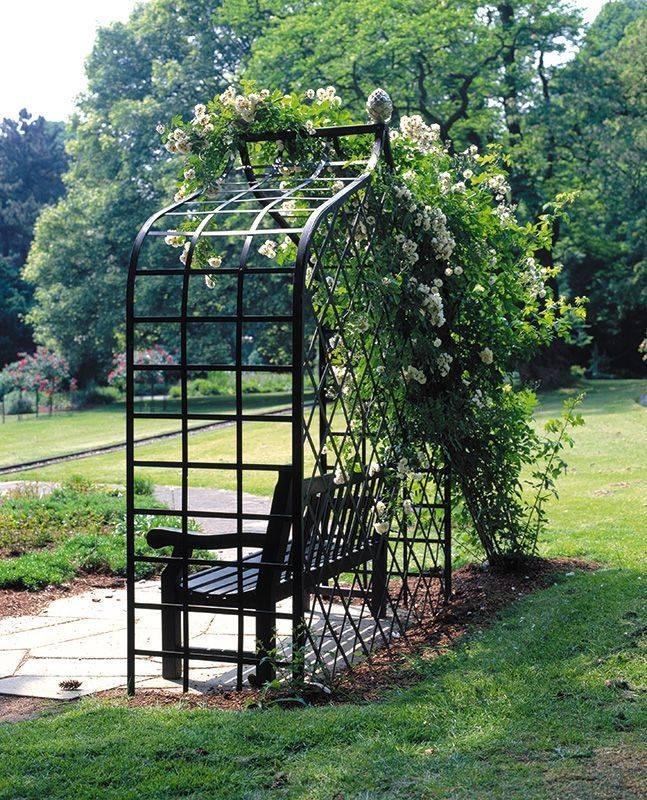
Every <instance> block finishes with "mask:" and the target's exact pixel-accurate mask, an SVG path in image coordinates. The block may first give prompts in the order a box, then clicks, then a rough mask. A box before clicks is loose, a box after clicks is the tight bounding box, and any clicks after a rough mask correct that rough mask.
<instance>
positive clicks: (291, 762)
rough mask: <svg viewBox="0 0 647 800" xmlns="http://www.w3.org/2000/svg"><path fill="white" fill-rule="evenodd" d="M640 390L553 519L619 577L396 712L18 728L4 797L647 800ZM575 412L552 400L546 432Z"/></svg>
mask: <svg viewBox="0 0 647 800" xmlns="http://www.w3.org/2000/svg"><path fill="white" fill-rule="evenodd" d="M640 386H641V384H639V383H638V382H628V381H624V382H620V381H617V382H609V383H599V384H590V385H589V386H588V387H587V389H588V391H589V399H588V400H587V402H586V404H585V406H584V414H585V417H586V419H587V426H586V427H585V428H584V429H578V431H577V438H578V442H577V445H576V449H575V450H574V451H573V453H572V454H571V457H570V463H571V465H572V467H571V469H570V470H569V474H568V475H567V476H566V477H565V478H564V480H563V482H562V492H561V499H560V501H559V503H558V504H556V505H554V506H553V508H552V510H551V529H550V535H549V538H548V541H547V543H546V545H545V551H546V552H548V553H550V554H569V555H572V554H578V555H581V556H588V557H591V558H595V559H597V560H600V561H602V562H604V566H603V568H602V569H600V570H598V571H597V572H594V573H592V572H577V573H576V574H575V575H573V576H571V577H563V578H560V579H559V580H557V581H556V582H555V585H553V586H551V587H550V588H548V589H545V590H543V591H540V592H538V593H536V594H535V595H532V596H528V597H525V598H524V599H522V600H520V601H519V602H517V603H515V604H514V605H513V606H511V607H510V608H509V609H508V610H507V611H506V612H504V613H503V614H501V615H500V616H499V618H498V619H497V620H496V621H495V622H494V624H493V625H492V626H491V627H490V628H489V629H488V630H486V631H482V632H478V631H475V632H473V634H472V635H471V636H469V637H467V638H465V640H464V641H463V642H462V643H460V644H459V645H458V646H456V647H455V648H453V649H452V650H451V652H449V653H447V654H445V655H443V656H441V657H439V658H437V659H436V660H435V661H433V662H420V663H418V664H417V666H418V669H419V670H420V674H421V681H420V683H418V684H417V685H416V686H414V687H412V688H409V689H406V690H402V691H398V690H394V691H392V692H391V693H389V694H388V695H387V696H386V697H385V698H384V700H383V701H382V702H379V703H372V704H364V705H353V704H349V705H345V706H339V707H332V708H313V709H307V710H304V711H291V712H286V711H279V710H269V711H262V712H247V713H233V712H220V711H209V710H206V709H200V710H193V711H185V710H181V709H180V708H177V707H166V708H159V709H144V710H140V709H138V710H135V709H128V708H126V707H121V706H120V707H115V706H114V705H113V706H110V705H108V704H106V703H105V702H101V701H98V700H86V701H83V702H80V703H79V704H77V705H74V706H70V707H69V708H68V709H67V710H65V711H64V712H63V713H60V714H52V715H48V716H44V717H42V718H40V719H37V720H33V721H28V722H22V723H17V724H11V725H9V724H8V725H5V726H4V727H3V728H0V798H5V799H6V800H9V798H10V799H11V800H20V799H21V798H34V799H35V798H45V797H47V798H61V799H62V798H65V800H81V799H83V800H95V798H97V797H101V798H102V800H104V799H105V800H131V799H132V800H135V799H136V800H153V798H154V799H155V800H158V799H159V800H162V799H164V800H171V798H179V797H183V798H192V800H203V799H204V800H206V799H207V798H209V800H270V799H273V798H291V799H292V800H297V799H298V800H342V799H343V800H378V799H379V800H387V799H388V800H391V799H393V798H398V799H400V798H402V800H414V799H415V800H431V799H432V798H451V799H452V800H517V799H518V800H556V799H557V798H559V800H616V799H618V798H620V799H621V800H624V799H625V798H626V799H627V800H629V798H633V799H637V798H639V797H642V796H644V791H645V780H646V776H645V772H644V764H645V760H646V758H647V747H646V746H645V736H644V732H645V723H646V722H647V713H646V704H645V697H646V694H645V693H646V692H647V670H646V667H645V661H646V659H645V649H644V643H645V627H644V619H645V612H646V610H647V609H646V608H645V605H646V603H645V599H646V593H645V586H644V584H645V581H646V580H647V575H646V572H645V559H644V543H645V534H646V533H647V506H645V503H646V502H647V492H646V491H645V489H646V487H647V409H643V408H640V407H638V406H637V405H636V404H635V403H634V402H633V397H634V396H636V395H637V394H638V393H639V388H640ZM642 390H643V391H644V390H645V384H644V383H643V384H642ZM559 398H560V395H559V393H554V394H551V395H549V396H546V397H544V398H543V403H542V409H541V410H540V413H539V418H540V419H541V417H542V416H546V415H549V414H551V413H554V412H555V411H556V410H557V407H558V401H559ZM605 681H616V683H614V684H611V685H606V683H605ZM623 681H624V682H626V683H623ZM641 765H642V769H643V771H642V773H641V771H640V767H641ZM632 787H633V788H632Z"/></svg>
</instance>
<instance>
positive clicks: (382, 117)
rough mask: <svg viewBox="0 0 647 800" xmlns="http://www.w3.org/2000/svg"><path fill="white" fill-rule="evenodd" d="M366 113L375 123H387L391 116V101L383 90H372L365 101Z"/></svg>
mask: <svg viewBox="0 0 647 800" xmlns="http://www.w3.org/2000/svg"><path fill="white" fill-rule="evenodd" d="M366 111H367V112H368V115H369V117H371V119H374V120H375V121H376V122H388V121H389V120H390V119H391V115H392V114H393V101H392V100H391V98H390V97H389V95H388V92H385V91H384V89H374V90H373V91H372V92H371V93H370V94H369V96H368V100H367V101H366Z"/></svg>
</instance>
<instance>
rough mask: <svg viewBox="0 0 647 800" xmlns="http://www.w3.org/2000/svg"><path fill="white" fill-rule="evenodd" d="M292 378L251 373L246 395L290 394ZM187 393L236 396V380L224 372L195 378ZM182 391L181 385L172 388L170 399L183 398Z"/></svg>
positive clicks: (247, 375)
mask: <svg viewBox="0 0 647 800" xmlns="http://www.w3.org/2000/svg"><path fill="white" fill-rule="evenodd" d="M290 388H291V378H290V376H289V375H280V374H276V375H275V374H272V373H269V372H249V373H246V374H245V380H244V393H245V394H274V393H280V392H289V391H290ZM187 392H188V395H189V397H218V396H220V395H228V396H231V395H233V394H235V379H234V377H233V375H229V374H227V373H224V372H213V373H211V374H210V375H209V376H208V377H207V378H195V379H193V380H190V381H188V383H187ZM181 396H182V390H181V387H180V386H179V385H176V386H171V388H170V390H169V397H173V398H175V397H181Z"/></svg>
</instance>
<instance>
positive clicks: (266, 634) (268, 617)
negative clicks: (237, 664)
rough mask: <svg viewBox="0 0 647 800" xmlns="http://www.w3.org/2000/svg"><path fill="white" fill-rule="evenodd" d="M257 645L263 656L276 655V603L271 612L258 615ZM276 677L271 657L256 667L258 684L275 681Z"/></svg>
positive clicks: (259, 652)
mask: <svg viewBox="0 0 647 800" xmlns="http://www.w3.org/2000/svg"><path fill="white" fill-rule="evenodd" d="M268 610H270V609H268ZM256 646H257V648H258V654H259V655H260V656H261V658H263V657H265V656H267V655H268V654H269V655H270V656H271V657H272V658H273V657H274V650H275V648H276V605H272V607H271V613H269V614H258V615H257V617H256ZM275 677H276V670H275V669H274V664H273V663H272V661H271V660H270V659H269V658H265V660H264V661H263V662H262V663H261V664H259V665H258V667H257V668H256V681H255V683H256V685H257V686H262V685H263V684H264V683H268V682H269V681H273V680H274V678H275Z"/></svg>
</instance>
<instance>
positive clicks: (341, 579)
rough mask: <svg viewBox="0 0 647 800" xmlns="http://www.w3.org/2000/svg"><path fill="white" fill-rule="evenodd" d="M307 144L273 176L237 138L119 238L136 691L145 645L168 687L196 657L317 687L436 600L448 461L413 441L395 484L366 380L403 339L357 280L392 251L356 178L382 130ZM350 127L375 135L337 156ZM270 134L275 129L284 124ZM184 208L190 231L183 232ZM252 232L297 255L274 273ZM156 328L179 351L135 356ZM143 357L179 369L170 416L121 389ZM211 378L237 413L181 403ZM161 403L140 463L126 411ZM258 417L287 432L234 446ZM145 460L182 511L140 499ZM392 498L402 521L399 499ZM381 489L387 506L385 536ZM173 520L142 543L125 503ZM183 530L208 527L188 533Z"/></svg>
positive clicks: (139, 375)
mask: <svg viewBox="0 0 647 800" xmlns="http://www.w3.org/2000/svg"><path fill="white" fill-rule="evenodd" d="M316 136H318V137H320V138H322V139H323V140H324V141H325V143H326V157H324V158H322V159H321V161H319V162H318V163H316V164H302V165H294V164H292V165H290V170H289V172H286V170H285V169H282V168H281V167H280V165H276V164H275V165H255V164H252V157H251V154H250V150H251V148H250V146H248V145H247V144H245V145H243V146H242V147H241V149H240V159H239V161H238V162H234V161H233V160H232V163H231V164H230V165H229V167H228V169H227V170H226V172H225V174H224V175H223V177H222V179H221V181H220V184H219V189H218V192H217V193H215V194H214V195H210V196H205V195H194V196H192V197H189V198H186V199H185V200H182V201H180V202H177V203H175V204H173V205H172V206H169V207H168V208H166V209H164V210H162V211H160V212H158V213H156V214H154V215H153V216H152V217H151V218H150V219H149V220H148V222H147V223H146V224H145V225H144V227H143V228H142V229H141V231H140V233H139V234H138V237H137V239H136V242H135V246H134V248H133V254H132V258H131V264H130V271H129V279H128V292H127V352H126V356H127V442H128V444H127V522H128V526H127V556H128V653H127V655H128V690H129V692H131V693H132V692H134V690H135V686H136V680H137V666H138V661H139V659H141V658H148V659H151V658H152V659H161V661H162V673H163V675H164V677H165V678H168V679H171V680H175V681H178V682H181V685H182V687H183V689H184V690H185V691H187V690H188V689H189V687H190V685H191V684H190V680H194V676H198V679H196V680H195V681H194V683H193V685H194V686H200V685H206V683H205V682H204V681H202V683H201V680H200V678H202V677H203V676H205V675H206V674H207V673H206V672H205V668H208V667H210V666H214V667H218V668H219V669H220V670H221V672H220V675H221V678H222V679H224V680H227V681H228V682H229V683H230V684H231V685H232V686H235V687H236V688H238V689H241V688H242V687H243V685H244V683H245V680H246V679H249V681H250V682H251V683H255V684H258V683H260V682H263V681H265V680H268V679H271V678H272V677H273V676H274V674H275V673H276V671H277V670H291V671H292V672H298V673H305V674H306V676H308V675H310V676H317V677H318V678H319V679H324V680H326V681H328V680H332V679H334V676H335V674H336V673H337V672H338V671H339V670H340V669H343V668H348V667H350V666H351V665H352V664H353V662H355V661H356V660H357V659H358V658H365V657H368V656H370V654H371V653H372V652H373V651H374V650H375V649H377V648H380V647H389V646H390V645H391V643H392V642H393V641H394V640H395V639H398V638H400V637H402V636H406V634H407V631H408V630H410V628H411V626H412V625H415V624H419V623H420V622H421V621H422V620H423V619H424V618H428V617H429V616H430V615H433V614H434V613H435V612H436V610H437V609H438V607H439V606H440V604H441V603H442V602H443V601H444V600H445V599H447V597H448V596H449V593H450V592H451V515H450V509H451V497H450V480H449V474H448V468H447V467H446V466H445V464H443V462H442V459H440V458H439V456H438V454H437V453H435V452H432V451H431V450H430V451H429V452H428V453H427V466H426V468H425V471H424V473H423V474H418V475H417V476H416V479H415V480H413V479H411V480H405V481H403V480H395V479H394V478H393V477H392V476H393V475H394V468H395V466H396V460H397V451H398V443H399V442H400V441H401V440H402V439H403V435H404V425H405V423H404V420H403V419H401V416H400V409H399V405H398V401H397V398H395V397H393V396H391V394H390V393H389V390H388V388H385V385H384V383H383V381H381V379H380V376H381V372H382V371H383V368H384V363H385V361H386V359H387V356H388V357H389V358H390V359H393V358H394V357H395V358H397V357H398V355H399V351H400V350H401V349H403V347H404V345H403V344H402V343H401V342H400V340H399V339H398V337H396V336H395V334H394V320H393V319H392V318H391V316H390V314H391V313H392V312H390V310H389V304H388V303H387V302H386V296H384V297H383V298H381V297H380V293H379V291H378V292H376V291H375V287H374V286H369V281H370V280H371V278H370V275H371V269H370V266H371V264H373V263H375V262H378V263H380V264H387V265H389V258H391V259H396V258H397V254H396V253H391V254H389V253H388V252H387V249H386V244H385V238H386V237H385V231H388V230H389V226H390V225H392V224H393V221H392V212H390V211H389V209H388V208H387V207H386V206H387V204H385V202H384V198H382V197H380V196H377V195H376V191H375V188H374V183H373V181H372V172H373V170H374V168H375V166H376V164H377V163H378V161H379V160H380V159H383V160H385V162H386V164H387V165H389V164H390V151H389V146H388V142H389V136H388V129H387V128H386V126H384V125H362V126H348V127H344V128H326V129H320V130H318V131H317V132H316ZM349 136H363V137H366V138H368V139H370V140H371V141H372V149H371V152H370V157H369V158H367V159H366V160H364V161H349V160H348V159H347V157H346V156H345V155H344V140H345V137H349ZM271 139H272V140H278V139H282V140H284V141H287V142H288V143H289V139H290V134H289V133H287V132H286V133H284V134H279V135H276V136H272V137H271ZM259 140H260V137H256V139H255V141H259ZM250 143H251V139H250ZM252 147H253V145H252ZM369 147H371V145H369ZM187 220H188V221H190V223H191V226H190V227H191V231H190V232H189V233H186V232H183V231H184V229H183V228H181V227H180V226H181V224H182V223H184V222H186V221H187ZM178 233H180V234H182V235H184V236H185V238H186V241H187V242H189V243H190V245H189V248H188V251H187V254H186V259H185V263H181V262H180V261H178V259H177V256H178V255H179V254H180V252H181V251H180V250H173V249H171V248H169V247H168V246H167V245H166V244H164V242H163V239H164V237H166V236H169V235H175V234H178ZM267 239H270V240H272V241H275V242H276V243H277V246H278V247H279V249H280V246H281V243H288V242H292V243H294V244H295V245H296V248H297V255H296V258H295V259H293V260H292V262H291V263H290V262H287V263H286V262H284V263H282V264H280V265H279V264H277V263H276V262H274V261H271V260H270V259H268V258H266V257H264V256H262V255H260V254H259V252H258V250H259V247H260V246H261V245H262V244H263V243H264V242H265V241H266V240H267ZM204 242H206V243H207V244H208V245H209V246H210V248H211V249H212V250H213V251H214V252H217V253H219V254H220V255H221V256H222V257H223V263H222V266H221V267H219V268H218V269H217V270H214V269H213V268H204V267H195V266H193V262H194V255H195V252H196V248H198V252H200V247H202V246H203V243H204ZM397 269H398V265H397V263H393V271H394V272H395V271H397ZM389 271H390V265H389V266H387V268H386V270H385V274H388V272H389ZM205 275H207V276H210V278H211V279H212V280H213V282H214V284H215V285H214V287H213V288H208V287H207V286H206V285H205ZM373 280H374V279H373ZM261 303H262V308H263V309H265V310H266V313H264V314H259V313H258V309H259V306H260V304H261ZM268 309H269V310H271V313H267V310H268ZM270 336H271V339H268V341H271V342H273V343H274V346H275V349H276V352H275V353H274V355H272V356H269V357H267V358H266V359H265V360H263V361H262V363H253V364H252V363H250V361H249V354H250V343H252V342H259V341H260V342H262V341H263V340H264V337H270ZM153 341H156V342H159V343H163V344H164V345H165V346H166V347H167V348H169V349H171V350H173V351H174V352H176V353H177V357H176V358H175V359H174V360H173V363H169V364H162V365H159V364H148V363H144V362H143V360H142V359H141V356H140V355H139V354H140V353H141V348H142V347H144V346H146V345H149V344H150V343H151V342H153ZM266 351H267V350H266ZM340 353H343V357H340ZM404 358H405V353H404V352H402V359H404ZM256 360H258V359H256ZM151 370H154V371H156V372H157V373H168V377H172V378H179V385H180V395H181V396H180V409H179V411H177V412H175V411H164V412H157V411H153V410H140V409H139V406H138V405H137V404H136V387H137V384H138V382H141V381H144V382H145V381H146V379H147V375H146V373H147V372H150V371H151ZM262 372H268V373H281V374H287V375H288V376H289V380H290V386H291V400H290V403H289V408H287V409H284V410H283V411H282V412H281V413H277V414H270V413H257V412H255V411H254V409H250V407H249V406H248V405H247V402H246V397H247V395H246V392H245V388H246V383H247V381H248V380H249V378H250V375H252V374H254V373H262ZM212 373H224V374H226V375H227V376H229V378H230V379H231V380H232V382H233V386H234V398H233V399H234V401H235V408H234V410H232V411H229V412H226V413H225V412H220V413H215V412H205V411H204V409H203V408H199V407H195V406H194V405H193V403H192V398H191V397H189V392H188V384H189V381H190V380H192V379H193V378H197V377H204V376H206V375H209V374H212ZM160 417H164V418H167V419H174V420H177V423H178V430H179V434H180V435H179V437H178V439H177V440H176V447H175V452H174V454H173V458H165V459H150V458H146V457H142V454H141V453H140V452H139V448H138V446H137V441H136V440H137V434H136V430H137V425H138V421H139V420H141V419H149V418H160ZM198 424H201V425H209V424H213V425H216V424H221V425H228V426H229V430H230V433H231V437H230V439H231V441H233V456H232V452H231V448H229V449H228V450H227V451H226V452H218V448H217V447H216V446H215V445H214V447H213V452H212V453H211V452H210V453H209V457H208V459H204V458H199V457H196V455H195V452H196V451H194V448H193V446H192V437H191V436H190V429H191V427H192V426H195V425H198ZM263 425H267V426H269V425H271V426H272V427H273V428H274V429H275V430H280V431H283V433H282V435H279V436H278V437H276V438H277V439H279V440H280V441H282V442H283V446H282V447H280V448H279V449H278V451H277V452H271V453H270V455H269V456H268V455H267V453H264V455H263V457H260V456H258V455H257V454H256V453H255V451H254V448H253V447H250V444H249V443H250V442H254V441H256V442H258V441H259V437H260V438H261V439H262V432H263V430H264V429H263ZM252 432H256V438H254V434H253V433H252ZM272 441H274V439H272ZM351 462H353V463H354V464H355V467H354V468H353V469H352V470H348V468H347V466H345V465H348V464H349V463H351ZM378 463H379V464H380V465H381V468H379V469H378V468H377V465H378ZM147 469H155V470H157V471H158V472H159V471H160V470H163V471H164V472H165V473H168V474H169V475H173V476H174V477H173V479H172V480H169V481H168V482H169V483H175V484H179V486H180V488H179V497H180V503H179V507H178V508H176V509H175V510H171V511H170V512H169V511H167V510H163V511H160V510H159V509H154V508H142V507H136V506H135V494H134V478H135V470H137V471H139V472H145V471H146V470H147ZM205 473H206V474H208V475H211V476H213V486H214V487H215V486H218V485H220V484H222V483H225V484H226V485H230V486H232V487H233V491H232V493H231V494H230V495H228V496H227V502H225V501H224V500H223V503H222V504H221V505H220V506H218V504H216V505H215V506H214V507H204V504H201V503H200V502H199V501H198V500H197V499H196V497H197V495H196V493H195V492H194V491H193V490H194V482H195V478H194V476H196V475H202V476H203V475H204V474H205ZM259 476H261V478H262V480H264V481H265V485H267V486H268V493H269V492H271V493H272V498H271V501H270V500H268V501H267V503H265V504H263V503H261V504H260V506H261V507H260V509H259V502H258V501H256V502H252V501H251V499H250V496H249V494H248V492H247V488H246V487H248V486H249V481H250V480H251V479H252V478H254V479H258V478H259ZM390 476H391V477H390ZM220 479H222V480H220ZM200 483H201V485H203V484H204V479H203V480H202V481H201V482H200ZM272 486H273V487H274V488H273V491H272V488H271V487H272ZM223 498H224V495H223ZM405 502H406V503H407V504H408V506H409V514H408V515H404V514H402V513H400V510H401V509H402V506H403V504H404V503H405ZM378 503H384V504H385V505H386V506H387V507H388V508H389V509H390V510H389V511H388V515H389V516H390V519H389V520H388V521H389V523H390V524H389V525H388V531H386V532H383V533H379V532H378V530H381V528H380V527H379V526H377V528H376V524H377V523H378V521H379V522H384V521H385V520H384V512H383V513H382V516H381V517H379V516H378V512H377V509H376V504H378ZM169 513H170V514H171V515H173V516H175V517H176V518H177V527H175V528H156V527H155V526H154V524H153V525H152V526H151V530H150V531H149V532H148V541H149V544H151V546H152V547H153V548H155V550H154V551H153V552H154V554H153V555H149V554H143V553H142V548H141V547H140V546H139V545H140V539H138V536H136V529H137V530H138V531H139V530H140V528H141V525H137V524H136V523H137V521H138V515H142V514H145V515H150V516H152V517H153V519H154V517H155V516H156V515H160V514H169ZM195 523H197V524H198V526H199V525H200V524H201V525H202V526H203V527H205V528H206V527H209V531H207V532H196V530H195V528H196V524H195ZM214 524H215V526H216V527H214ZM150 563H153V564H155V565H157V566H158V568H160V569H161V570H162V591H161V594H160V596H159V599H158V598H157V597H156V596H155V595H153V596H151V592H150V588H148V587H147V588H146V592H145V594H143V592H144V589H143V588H142V586H141V584H140V583H139V582H138V580H137V578H138V574H139V573H138V570H139V569H140V568H141V567H140V565H146V564H150ZM160 619H161V626H160ZM160 627H161V637H160V636H159V635H158V633H159V632H160Z"/></svg>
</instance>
